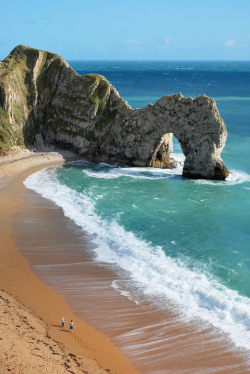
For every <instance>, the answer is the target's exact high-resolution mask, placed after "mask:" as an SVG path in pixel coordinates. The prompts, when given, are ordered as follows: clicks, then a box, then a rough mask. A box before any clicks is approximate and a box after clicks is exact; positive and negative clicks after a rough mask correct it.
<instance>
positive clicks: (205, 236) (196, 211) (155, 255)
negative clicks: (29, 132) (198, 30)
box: [25, 61, 250, 350]
mask: <svg viewBox="0 0 250 374" xmlns="http://www.w3.org/2000/svg"><path fill="white" fill-rule="evenodd" d="M70 65H71V66H72V67H73V68H74V69H75V70H76V71H77V72H78V73H79V74H82V75H84V74H88V73H98V74H102V75H104V76H106V77H107V79H108V80H109V81H110V83H112V84H113V85H114V86H115V87H116V89H117V90H118V91H119V93H120V95H121V96H122V97H123V98H124V99H125V100H127V101H128V103H129V104H130V105H131V106H132V107H133V108H135V107H143V106H145V105H147V104H148V103H149V102H151V103H154V102H155V101H156V100H157V99H158V98H160V97H161V96H163V95H166V94H175V93H179V92H182V94H183V95H184V96H192V97H196V96H198V95H200V94H207V95H208V96H211V97H213V98H214V99H215V100H216V102H217V106H218V109H219V111H220V114H221V116H222V118H223V119H224V121H225V124H226V126H227V129H228V133H229V134H228V139H227V143H226V146H225V149H224V151H223V153H222V158H223V160H224V162H225V164H226V166H227V167H228V169H229V170H230V171H231V174H230V175H229V177H228V178H227V179H226V181H225V182H221V181H206V180H189V179H185V178H183V177H182V176H181V173H182V166H181V164H182V163H183V161H184V156H183V154H182V153H181V148H180V145H179V144H178V141H177V140H175V142H174V154H173V157H174V158H176V159H178V160H179V161H180V162H181V163H180V166H179V168H178V169H175V170H161V169H153V168H130V167H119V166H111V165H108V164H98V165H96V164H93V163H89V162H84V161H80V162H74V163H68V164H66V165H65V166H59V167H52V168H48V169H45V170H43V171H40V172H38V173H36V174H33V175H32V176H30V177H28V179H26V181H25V185H26V186H27V187H28V188H30V189H33V190H34V191H36V192H38V193H40V194H41V195H43V196H44V197H46V198H48V199H50V200H52V201H54V202H55V203H56V204H57V205H58V206H60V207H62V209H63V211H64V214H65V215H66V216H67V217H69V218H71V219H72V220H73V221H75V222H76V223H77V224H78V225H79V226H80V227H82V228H83V229H84V230H86V231H87V232H88V233H89V234H90V235H91V238H92V241H93V244H94V248H95V249H94V251H95V257H96V259H97V260H98V261H103V262H106V263H110V264H115V265H116V266H117V267H118V268H121V269H124V270H126V271H127V272H128V273H129V275H130V277H131V280H132V281H133V285H134V287H136V288H137V289H138V290H140V292H141V293H142V294H144V295H146V296H147V298H149V300H150V298H152V303H157V305H158V306H159V307H160V308H162V309H163V310H164V309H165V308H169V307H170V308H172V309H173V310H174V311H175V312H178V313H179V315H180V318H183V319H185V320H190V321H194V320H195V321H198V322H197V323H199V324H200V323H203V322H204V323H210V324H212V325H213V326H215V327H217V328H219V329H221V331H222V332H224V333H225V336H227V337H229V338H230V339H231V340H232V342H233V343H234V344H235V345H236V346H238V347H243V348H246V349H248V350H250V253H249V252H250V251H249V247H250V245H249V243H250V225H249V218H250V214H249V208H250V206H249V202H250V160H249V159H250V157H249V156H250V154H249V145H250V84H249V83H250V63H249V62H163V61H161V62H150V61H149V62H98V61H96V62H91V61H71V62H70ZM113 287H114V288H115V289H117V292H121V293H123V294H126V292H125V290H123V289H122V288H121V287H120V286H119V287H117V284H116V283H115V282H114V283H113ZM131 292H132V293H133V291H132V290H131ZM130 297H131V293H130ZM132 298H133V296H132ZM134 301H135V302H136V299H135V300H134Z"/></svg>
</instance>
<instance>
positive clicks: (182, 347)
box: [10, 176, 250, 374]
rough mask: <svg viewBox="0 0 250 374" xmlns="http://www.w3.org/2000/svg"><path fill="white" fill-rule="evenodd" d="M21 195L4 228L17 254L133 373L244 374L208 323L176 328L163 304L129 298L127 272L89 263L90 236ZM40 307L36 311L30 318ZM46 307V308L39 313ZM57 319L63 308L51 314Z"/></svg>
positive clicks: (243, 361) (238, 354) (136, 294)
mask: <svg viewBox="0 0 250 374" xmlns="http://www.w3.org/2000/svg"><path fill="white" fill-rule="evenodd" d="M22 177H23V176H22ZM20 191H21V201H20V203H19V205H18V209H15V210H14V211H13V214H12V217H11V222H10V227H11V236H12V238H13V239H14V241H15V244H16V246H17V248H18V249H19V250H20V252H21V253H22V255H23V256H24V257H25V258H26V259H27V260H28V262H29V264H30V267H31V269H32V270H33V271H34V273H35V274H36V275H37V276H38V277H39V278H40V279H41V280H42V281H43V282H44V283H46V284H47V285H49V287H51V288H52V289H53V290H54V291H55V292H56V293H57V294H59V295H61V296H62V297H63V299H64V300H66V302H67V304H68V305H69V306H70V307H71V308H72V309H73V310H74V313H75V314H76V315H77V317H78V318H80V320H84V321H86V322H87V323H88V324H89V325H92V326H93V327H94V328H96V329H97V330H98V331H101V332H103V333H104V334H105V335H106V336H108V337H109V338H110V339H111V340H112V342H114V344H115V345H116V346H117V347H118V348H119V350H120V351H121V352H122V353H123V354H125V355H126V356H127V357H128V358H129V360H130V361H131V362H132V364H133V366H134V367H135V368H136V369H138V370H139V372H140V373H143V374H149V373H150V374H160V373H161V374H164V373H190V374H191V373H234V374H237V373H239V374H244V373H248V372H250V367H249V365H247V357H246V355H245V353H246V352H244V350H240V349H236V348H235V347H234V346H233V345H232V344H231V343H230V342H229V341H227V340H226V339H225V336H223V335H222V334H220V332H219V331H218V330H215V329H213V328H211V326H210V325H206V326H205V325H204V324H201V323H200V321H198V320H197V321H196V323H194V324H192V325H191V324H190V323H184V322H181V321H180V318H179V316H178V315H175V314H174V313H170V312H169V311H168V310H170V308H169V305H166V311H165V310H162V309H160V308H159V307H157V306H156V305H157V304H155V306H154V305H153V304H152V300H151V301H150V302H149V300H147V298H146V297H145V296H143V294H142V292H140V290H136V289H133V292H132V293H131V287H132V288H133V285H132V283H131V280H130V278H129V277H128V274H127V273H126V272H123V271H121V270H119V269H117V268H116V267H115V266H113V265H107V264H104V263H98V262H96V261H94V254H93V253H94V252H93V250H94V248H93V247H92V244H91V241H90V239H91V238H90V237H88V235H87V234H86V233H84V232H82V230H81V229H80V228H79V227H77V226H76V225H75V224H74V223H73V222H72V221H70V220H69V219H68V218H66V217H64V215H63V213H62V211H61V209H60V208H58V207H56V206H55V205H54V204H53V203H51V202H49V201H48V200H46V199H44V198H42V197H41V196H39V195H37V194H36V193H34V192H33V191H30V190H27V189H25V188H24V187H23V188H21V187H20ZM13 193H14V191H13ZM15 193H16V192H15ZM114 286H115V287H116V288H121V289H122V290H123V293H125V294H126V295H127V296H129V297H130V298H132V300H130V299H129V297H127V296H126V295H125V294H124V295H122V294H121V293H120V292H118V291H117V290H115V289H114ZM32 287H33V285H32ZM29 298H30V296H29V290H28V289H27V300H28V299H29ZM156 301H157V300H156ZM44 307H45V305H40V307H37V308H36V313H40V312H41V309H43V308H44ZM51 307H52V305H50V304H46V307H45V308H51ZM60 313H64V312H63V311H62V309H61V310H60V311H57V316H58V315H60ZM64 314H65V315H66V313H64ZM69 316H70V314H69V313H68V314H67V315H66V317H67V320H69V318H70V317H69ZM53 318H54V320H55V316H54V317H53ZM78 321H79V320H78ZM50 323H52V322H50ZM78 323H79V322H77V324H78ZM78 336H79V335H78ZM83 336H84V335H83ZM79 339H80V337H79ZM81 339H82V337H81ZM130 370H132V368H131V369H130ZM125 372H126V371H125ZM127 372H128V373H131V374H132V371H127Z"/></svg>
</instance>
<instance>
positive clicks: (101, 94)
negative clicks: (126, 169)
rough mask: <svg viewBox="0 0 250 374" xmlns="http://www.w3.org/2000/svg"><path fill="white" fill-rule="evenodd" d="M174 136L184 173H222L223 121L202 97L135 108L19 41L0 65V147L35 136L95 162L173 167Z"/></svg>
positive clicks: (99, 79) (101, 81)
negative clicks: (180, 153) (180, 154)
mask: <svg viewBox="0 0 250 374" xmlns="http://www.w3.org/2000/svg"><path fill="white" fill-rule="evenodd" d="M173 134H174V135H175V136H176V138H177V139H178V140H179V142H180V144H181V147H182V150H183V153H184V155H185V156H186V159H185V163H184V168H183V176H185V177H191V178H206V179H221V180H224V179H225V178H226V177H227V175H228V171H227V168H226V166H225V165H224V163H223V161H222V159H221V158H220V153H221V151H222V149H223V147H224V145H225V141H226V137H227V131H226V127H225V125H224V122H223V120H222V118H221V117H220V114H219V112H218V109H217V107H216V103H215V101H214V100H213V99H211V98H209V97H207V96H205V95H203V96H199V97H197V98H196V99H192V98H185V97H183V95H182V94H178V95H169V96H164V97H162V98H161V99H159V100H158V101H157V102H156V104H155V105H152V104H149V105H147V106H146V107H145V108H142V109H132V108H131V107H130V106H129V105H128V103H127V102H126V101H124V100H123V99H122V98H121V97H120V96H119V94H118V92H117V91H116V89H115V88H114V87H113V86H112V85H111V84H109V82H108V81H107V80H106V78H105V77H103V76H101V75H97V74H88V75H85V76H80V75H78V74H77V73H76V72H75V71H74V70H73V69H72V68H71V67H69V65H68V64H67V62H65V61H64V60H63V59H62V58H61V57H60V56H58V55H55V54H52V53H49V52H45V51H40V50H36V49H32V48H28V47H24V46H18V47H16V48H15V49H14V50H13V51H12V52H11V53H10V55H9V56H8V57H7V58H6V59H5V60H4V61H3V62H1V64H0V149H1V148H2V149H3V148H4V147H8V146H11V145H13V144H16V143H18V142H19V143H20V142H22V141H24V142H25V143H26V144H34V143H35V142H36V143H37V144H38V143H39V144H42V146H43V147H44V148H45V149H46V148H47V147H50V146H51V145H60V146H63V147H65V148H70V149H72V150H74V151H75V152H77V153H79V154H80V155H82V156H84V158H86V159H88V160H91V161H94V162H100V161H105V162H118V163H120V164H128V165H134V166H155V167H167V166H169V167H170V168H172V167H173V166H176V164H175V162H174V161H172V160H171V159H170V155H171V152H172V151H173V143H172V136H173ZM37 135H39V136H37Z"/></svg>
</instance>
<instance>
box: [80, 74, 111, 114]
mask: <svg viewBox="0 0 250 374" xmlns="http://www.w3.org/2000/svg"><path fill="white" fill-rule="evenodd" d="M85 77H88V78H90V79H91V80H92V81H93V83H95V82H97V83H98V85H97V87H96V89H95V90H94V92H93V93H92V95H91V96H90V97H89V101H90V102H91V103H92V104H95V105H100V103H101V105H100V109H101V110H103V109H104V108H105V106H106V104H107V99H106V96H107V93H108V90H109V82H108V81H107V80H106V79H105V78H104V77H102V76H101V75H98V74H87V75H85Z"/></svg>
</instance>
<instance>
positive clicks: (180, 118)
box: [105, 94, 228, 180]
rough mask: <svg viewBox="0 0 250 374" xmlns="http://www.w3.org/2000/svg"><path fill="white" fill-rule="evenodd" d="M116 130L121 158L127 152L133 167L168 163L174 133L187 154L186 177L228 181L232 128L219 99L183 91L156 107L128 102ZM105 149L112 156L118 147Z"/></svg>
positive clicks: (114, 125) (117, 122)
mask: <svg viewBox="0 0 250 374" xmlns="http://www.w3.org/2000/svg"><path fill="white" fill-rule="evenodd" d="M111 96H112V94H111ZM111 102H112V100H111ZM115 106H116V105H115ZM112 128H113V129H114V132H115V139H116V145H117V147H116V150H115V153H116V157H118V158H119V155H120V154H123V157H124V156H125V157H126V158H127V160H128V161H130V162H131V163H132V164H133V165H147V166H164V164H168V163H169V157H170V155H171V153H172V151H173V142H172V134H173V135H174V136H175V137H176V138H177V139H178V141H179V143H180V145H181V148H182V151H183V154H184V156H185V163H184V168H183V176H186V177H191V178H207V179H222V180H223V179H225V178H226V176H227V175H228V171H227V169H226V167H225V165H224V163H223V161H222V159H221V158H220V153H221V151H222V149H223V147H224V145H225V141H226V137H227V131H226V127H225V125H224V122H223V120H222V118H221V116H220V114H219V112H218V109H217V107H216V103H215V101H214V100H213V99H211V98H209V97H207V96H205V95H203V96H199V97H197V98H196V99H194V100H193V99H192V98H185V97H184V96H183V95H182V94H178V95H169V96H164V97H162V98H161V99H159V100H158V101H157V102H156V104H155V105H152V104H149V105H148V106H146V107H145V108H142V109H135V110H133V109H131V108H130V107H129V106H128V105H125V104H124V106H123V108H120V111H119V112H118V113H117V115H116V117H115V119H114V122H113V125H112ZM105 149H106V150H107V151H108V153H109V154H110V155H112V149H109V147H107V145H105ZM159 154H160V156H161V160H159V157H158V156H159ZM159 161H161V162H160V163H161V165H159Z"/></svg>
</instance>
